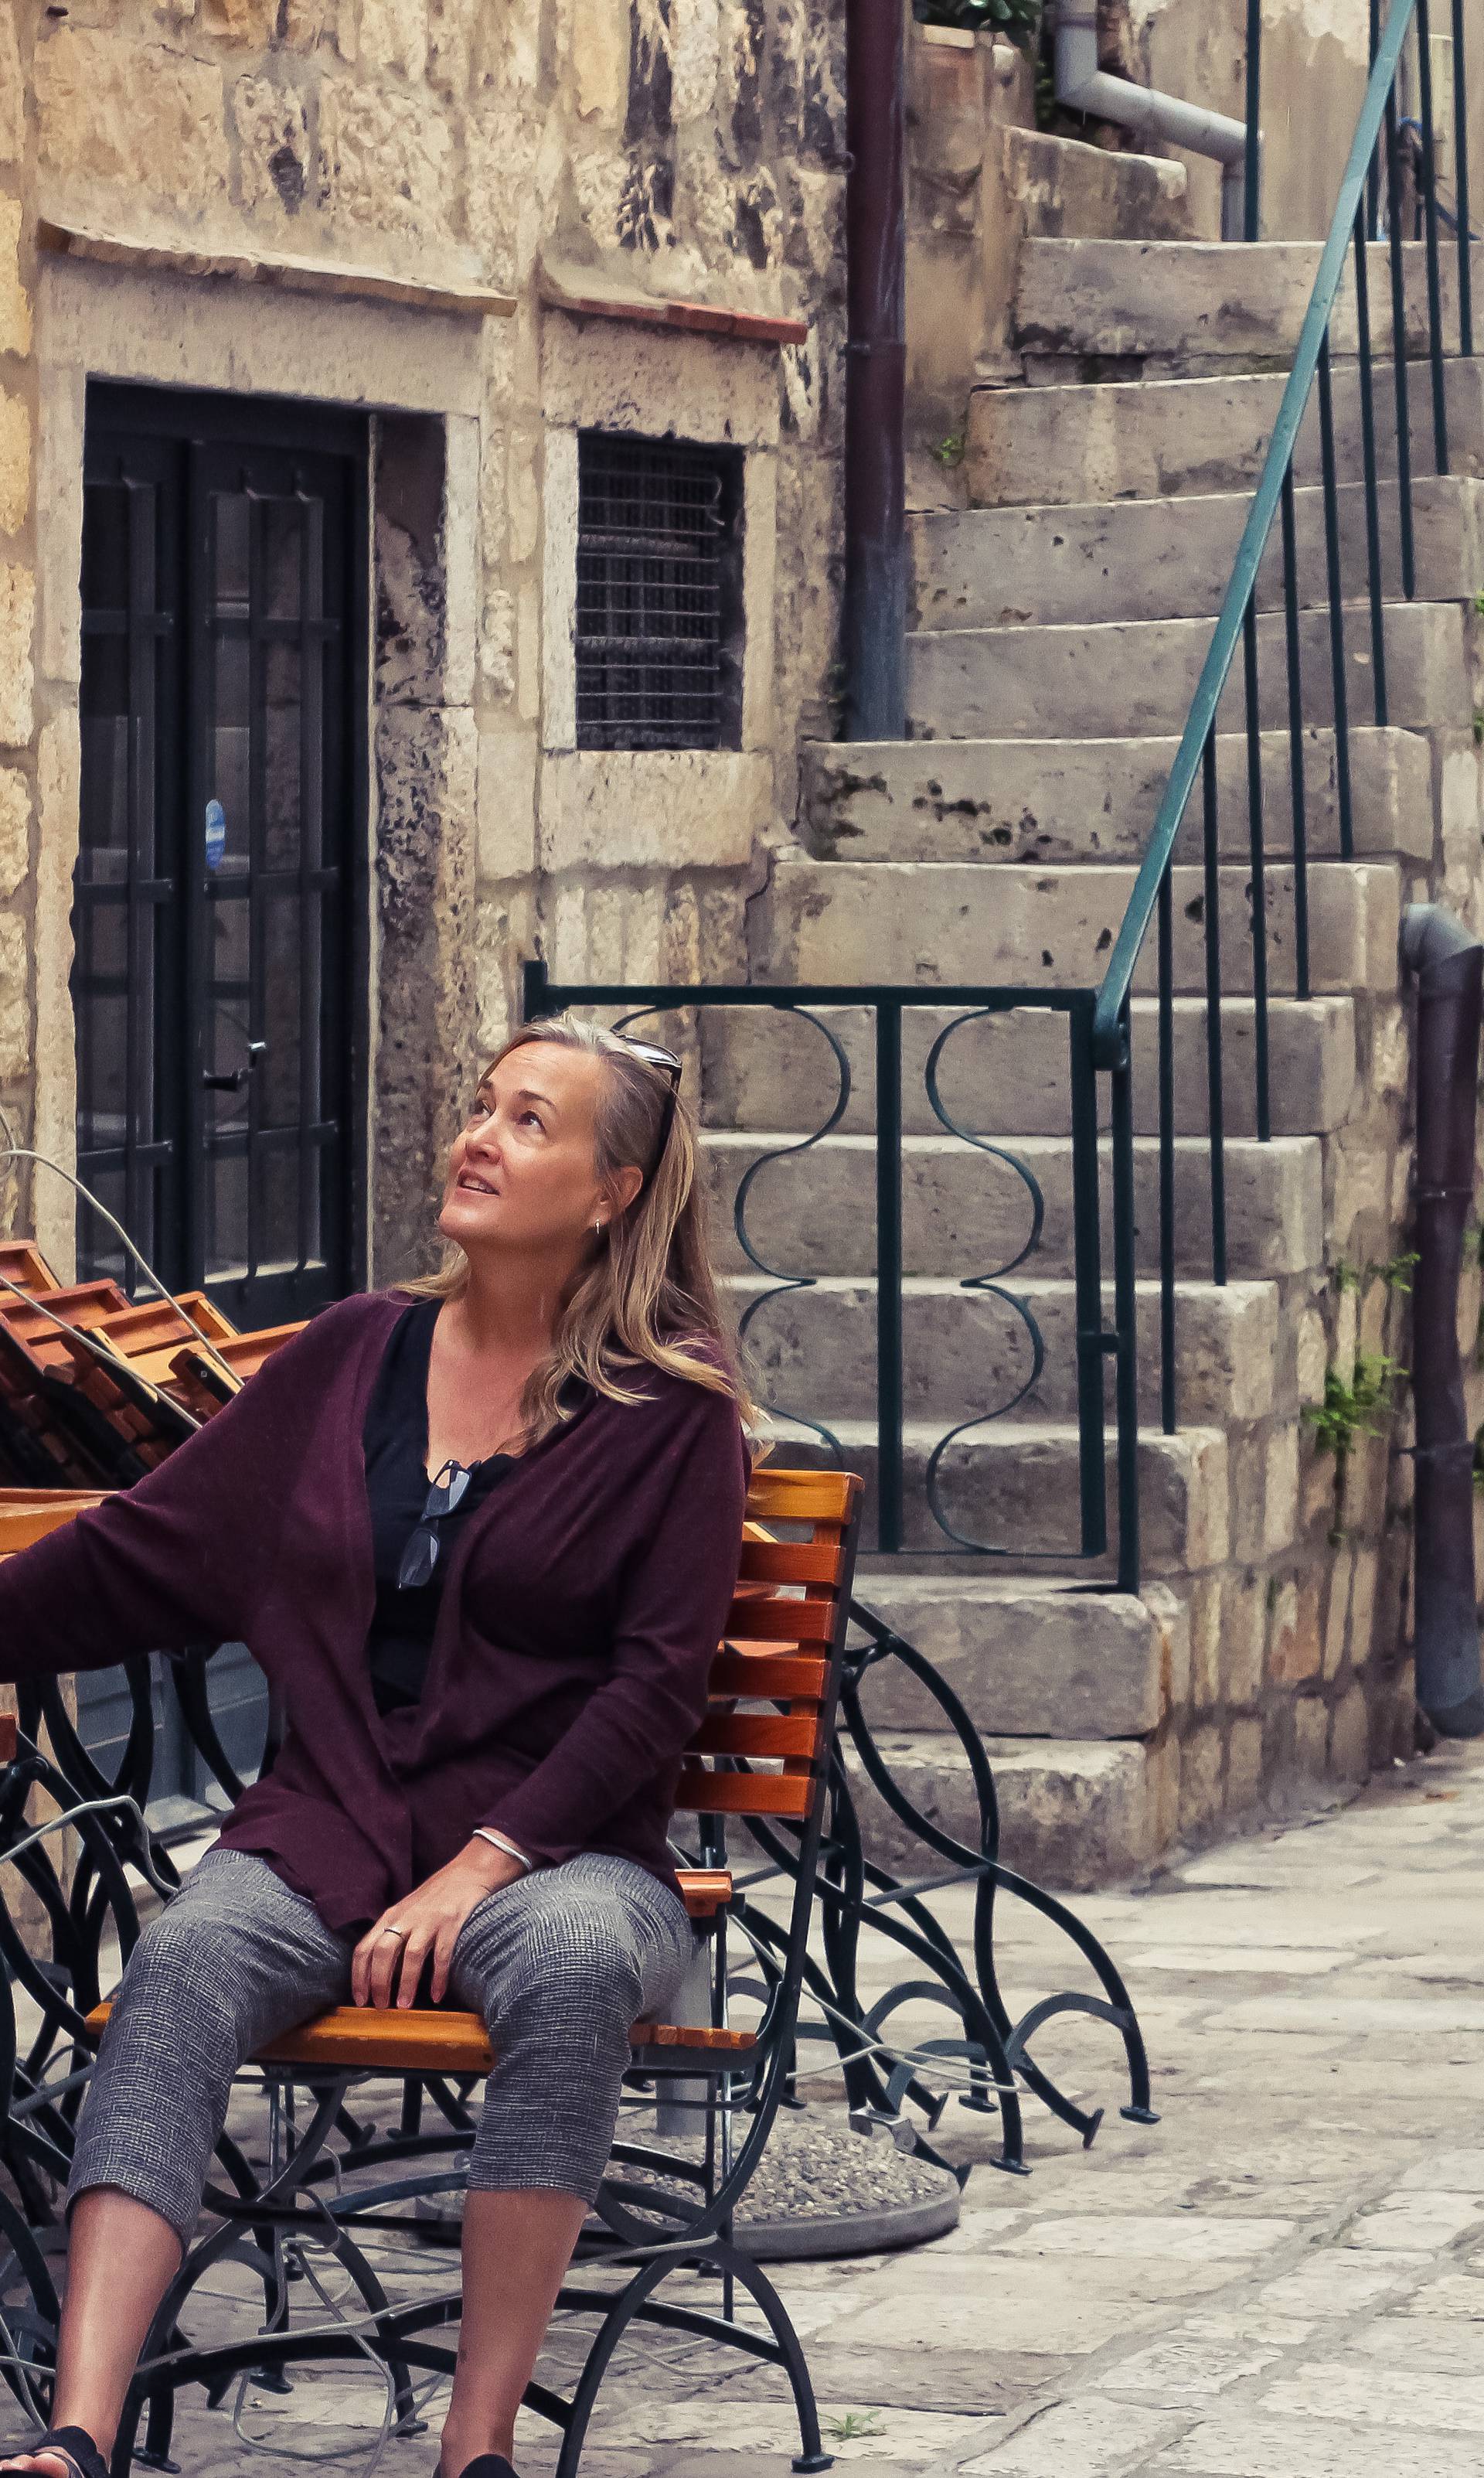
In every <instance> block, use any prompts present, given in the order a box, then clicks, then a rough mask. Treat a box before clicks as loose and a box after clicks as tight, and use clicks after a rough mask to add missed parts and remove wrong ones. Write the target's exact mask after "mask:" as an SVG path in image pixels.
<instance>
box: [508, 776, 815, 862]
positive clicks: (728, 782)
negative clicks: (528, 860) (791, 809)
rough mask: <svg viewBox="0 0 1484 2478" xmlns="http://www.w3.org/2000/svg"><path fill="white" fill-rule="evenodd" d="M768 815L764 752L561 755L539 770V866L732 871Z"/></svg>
mask: <svg viewBox="0 0 1484 2478" xmlns="http://www.w3.org/2000/svg"><path fill="white" fill-rule="evenodd" d="M772 814H773V765H772V758H771V756H770V755H767V754H764V753H762V752H753V751H750V750H746V749H724V748H718V749H710V748H673V749H641V750H629V749H613V750H610V749H570V750H566V751H563V752H561V753H558V754H553V755H550V756H548V757H547V758H546V759H545V761H544V762H543V764H542V767H541V866H542V867H543V868H545V869H551V870H558V869H616V868H620V867H621V868H626V869H670V870H677V869H727V868H736V867H739V866H741V865H742V864H743V863H745V862H746V861H747V860H749V859H750V858H751V856H752V850H753V846H754V843H755V842H756V841H757V840H758V839H759V838H761V836H762V835H763V834H764V833H766V831H767V827H768V826H769V824H770V823H771V822H772ZM620 822H621V824H620Z"/></svg>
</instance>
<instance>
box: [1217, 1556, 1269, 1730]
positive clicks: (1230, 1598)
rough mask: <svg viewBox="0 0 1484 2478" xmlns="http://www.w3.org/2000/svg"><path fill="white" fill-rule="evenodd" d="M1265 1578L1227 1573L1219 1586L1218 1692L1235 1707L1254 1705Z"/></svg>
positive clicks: (1265, 1618) (1264, 1626) (1260, 1666)
mask: <svg viewBox="0 0 1484 2478" xmlns="http://www.w3.org/2000/svg"><path fill="white" fill-rule="evenodd" d="M1267 1590H1268V1585H1267V1577H1266V1576H1265V1575H1263V1574H1261V1573H1256V1574H1254V1573H1252V1572H1251V1571H1250V1570H1249V1571H1247V1572H1245V1573H1229V1574H1228V1575H1227V1576H1226V1578H1225V1580H1224V1583H1223V1586H1222V1622H1221V1692H1222V1695H1223V1696H1224V1698H1225V1700H1226V1702H1227V1703H1228V1704H1231V1705H1235V1706H1237V1707H1241V1706H1243V1705H1246V1704H1252V1703H1255V1702H1256V1700H1257V1694H1258V1690H1259V1688H1260V1687H1261V1685H1262V1678H1263V1649H1264V1644H1265V1641H1266V1638H1267V1632H1268V1611H1267Z"/></svg>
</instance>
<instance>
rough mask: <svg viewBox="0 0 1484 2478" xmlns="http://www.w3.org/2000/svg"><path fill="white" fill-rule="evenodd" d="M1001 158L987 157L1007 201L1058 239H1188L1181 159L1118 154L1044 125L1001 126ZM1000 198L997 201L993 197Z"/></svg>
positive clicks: (1040, 231)
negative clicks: (1110, 236)
mask: <svg viewBox="0 0 1484 2478" xmlns="http://www.w3.org/2000/svg"><path fill="white" fill-rule="evenodd" d="M998 136H999V139H1000V145H1001V161H1000V163H999V164H998V165H997V166H995V165H994V163H993V159H990V163H991V169H992V171H994V170H995V169H997V170H998V173H999V178H1000V181H1001V183H1002V185H1003V195H1004V202H1005V203H1004V205H1003V206H1000V207H999V212H1000V213H1004V212H1005V211H1006V208H1008V210H1009V212H1010V213H1011V214H1015V213H1016V211H1017V210H1019V220H1020V223H1021V227H1022V229H1023V230H1024V231H1025V232H1027V233H1031V234H1035V235H1037V236H1038V237H1040V238H1044V239H1046V240H1104V239H1105V238H1106V237H1107V235H1108V234H1110V233H1114V234H1119V235H1120V236H1123V237H1126V238H1127V239H1130V240H1185V239H1186V238H1187V237H1188V235H1189V233H1190V218H1189V212H1188V209H1187V205H1186V171H1185V165H1184V164H1178V163H1173V162H1170V163H1167V162H1165V161H1164V160H1163V159H1162V158H1161V157H1159V156H1157V155H1122V154H1115V153H1113V152H1112V150H1111V149H1110V148H1108V147H1105V146H1090V145H1088V144H1087V142H1086V140H1085V139H1078V138H1057V137H1054V136H1053V135H1052V134H1051V132H1050V131H1049V130H1044V129H1003V130H1001V131H1000V132H999V133H998ZM995 203H996V204H998V202H997V201H996V202H995Z"/></svg>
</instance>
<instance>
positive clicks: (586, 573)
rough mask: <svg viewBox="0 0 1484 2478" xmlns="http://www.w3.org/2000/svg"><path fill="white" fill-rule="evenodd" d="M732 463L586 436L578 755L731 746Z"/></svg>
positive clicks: (580, 488) (729, 457)
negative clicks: (728, 735)
mask: <svg viewBox="0 0 1484 2478" xmlns="http://www.w3.org/2000/svg"><path fill="white" fill-rule="evenodd" d="M735 462H736V460H735V453H734V452H733V451H729V450H727V449H724V448H723V449H719V450H718V449H709V448H705V447H696V446H691V445H686V444H682V443H676V442H675V441H673V440H652V439H632V438H626V437H622V436H617V435H615V434H614V433H612V432H608V431H584V432H582V433H581V435H580V437H579V439H578V449H577V629H576V649H577V746H578V747H579V748H718V747H720V746H723V745H724V742H725V738H726V733H727V721H728V717H727V703H728V688H729V681H728V670H729V666H728V660H727V643H726V641H727V636H728V633H729V628H730V624H731V620H732V614H731V612H730V610H729V608H728V606H729V603H730V601H731V599H732V589H731V569H732V565H733V563H732V562H731V560H730V558H729V556H728V554H729V550H730V548H731V544H732V541H733V538H734V535H735V531H736V525H735V516H734V501H735V495H736V493H735V487H734V468H735Z"/></svg>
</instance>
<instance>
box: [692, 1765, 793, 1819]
mask: <svg viewBox="0 0 1484 2478" xmlns="http://www.w3.org/2000/svg"><path fill="white" fill-rule="evenodd" d="M813 1797H814V1775H813V1773H812V1772H808V1773H709V1772H706V1771H705V1770H703V1768H702V1767H701V1765H699V1764H684V1765H682V1767H681V1773H680V1787H679V1788H678V1789H677V1791H676V1792H675V1805H676V1806H677V1808H684V1809H685V1811H686V1813H687V1814H688V1815H789V1816H792V1817H793V1818H795V1820H796V1821H797V1822H799V1823H802V1822H803V1819H804V1817H805V1816H806V1815H807V1814H808V1812H809V1806H810V1801H811V1800H812V1798H813Z"/></svg>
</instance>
